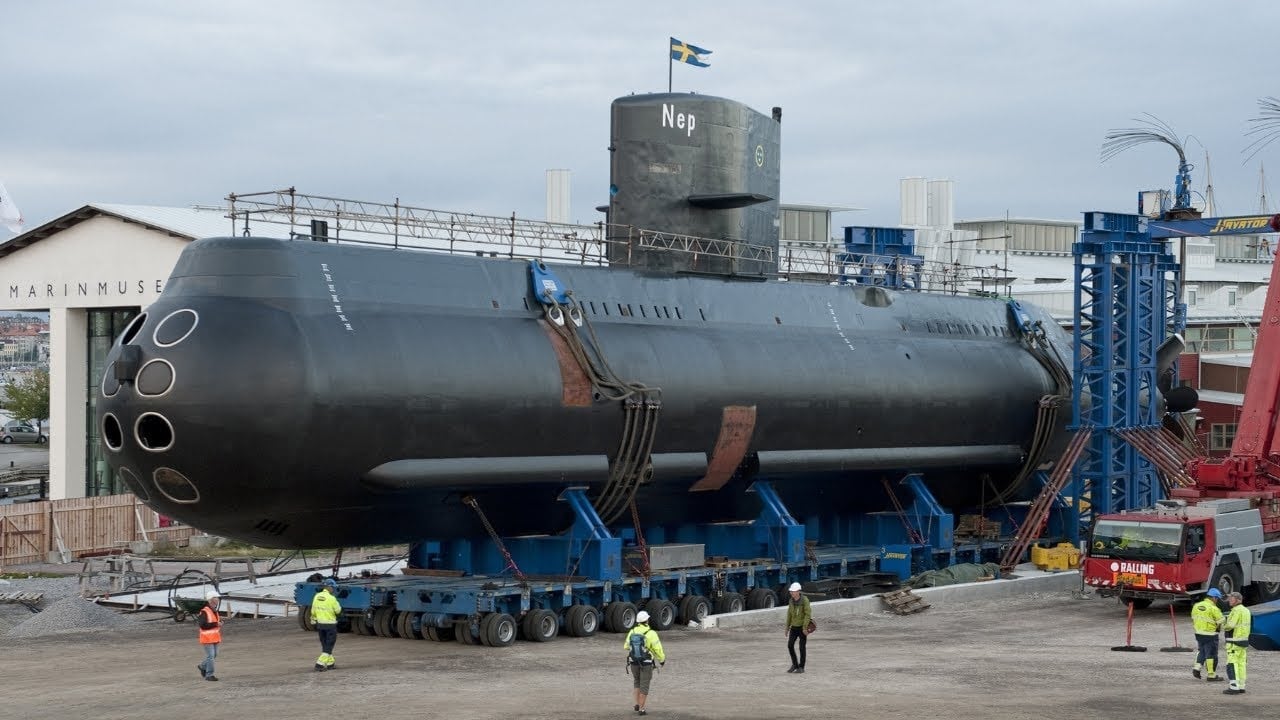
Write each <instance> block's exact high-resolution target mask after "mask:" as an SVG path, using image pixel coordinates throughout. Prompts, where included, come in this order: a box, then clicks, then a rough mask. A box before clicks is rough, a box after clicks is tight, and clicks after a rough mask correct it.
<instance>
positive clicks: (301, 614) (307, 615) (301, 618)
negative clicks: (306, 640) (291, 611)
mask: <svg viewBox="0 0 1280 720" xmlns="http://www.w3.org/2000/svg"><path fill="white" fill-rule="evenodd" d="M298 627H300V628H302V629H303V630H304V631H306V632H315V630H316V624H315V623H314V622H312V621H311V608H310V607H307V606H305V605H304V606H302V607H300V608H298Z"/></svg>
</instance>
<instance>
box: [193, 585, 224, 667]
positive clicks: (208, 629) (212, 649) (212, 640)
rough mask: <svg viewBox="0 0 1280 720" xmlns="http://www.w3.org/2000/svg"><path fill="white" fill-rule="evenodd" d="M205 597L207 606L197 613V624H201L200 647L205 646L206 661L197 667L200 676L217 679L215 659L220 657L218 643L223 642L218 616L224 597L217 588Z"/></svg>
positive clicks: (220, 621) (220, 622)
mask: <svg viewBox="0 0 1280 720" xmlns="http://www.w3.org/2000/svg"><path fill="white" fill-rule="evenodd" d="M204 599H205V600H206V603H205V606H204V607H202V608H200V613H199V614H197V615H196V624H197V625H199V626H200V631H199V632H200V634H199V638H200V647H202V648H204V661H203V662H201V663H200V664H199V665H197V666H196V669H198V670H199V671H200V677H202V678H204V679H205V680H213V681H216V680H217V679H218V676H217V675H214V674H213V659H214V658H216V657H218V645H219V644H220V643H221V642H222V619H221V618H220V617H219V616H218V604H219V603H220V602H221V600H222V599H221V598H220V597H219V596H218V591H217V590H210V591H209V592H207V593H205V596H204Z"/></svg>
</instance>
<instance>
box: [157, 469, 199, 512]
mask: <svg viewBox="0 0 1280 720" xmlns="http://www.w3.org/2000/svg"><path fill="white" fill-rule="evenodd" d="M151 478H152V479H153V480H154V481H155V483H156V490H159V491H160V494H161V495H164V496H165V497H167V498H169V499H170V500H172V501H174V502H176V503H178V504H180V505H192V504H195V503H198V502H200V490H198V489H197V488H196V485H195V483H193V482H191V480H189V479H187V476H186V475H183V474H182V473H180V472H178V471H177V470H174V469H173V468H167V467H162V468H156V471H155V472H154V473H152V474H151Z"/></svg>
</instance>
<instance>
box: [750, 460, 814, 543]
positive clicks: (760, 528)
mask: <svg viewBox="0 0 1280 720" xmlns="http://www.w3.org/2000/svg"><path fill="white" fill-rule="evenodd" d="M747 492H749V493H755V494H756V497H757V498H759V500H760V503H761V505H763V506H764V507H763V508H762V509H761V510H760V516H759V517H757V518H756V520H755V522H754V523H752V527H753V528H754V530H755V540H756V542H757V543H761V544H763V545H765V546H766V547H768V548H769V549H770V550H771V551H772V552H773V553H774V554H775V557H777V559H778V561H779V562H784V563H800V562H804V559H805V558H804V525H801V524H800V523H798V522H796V519H795V518H793V517H791V512H790V511H789V510H787V507H786V506H785V505H783V504H782V498H780V497H778V491H777V490H774V489H773V483H770V482H768V481H766V480H757V481H755V482H754V483H752V485H751V487H749V488H747Z"/></svg>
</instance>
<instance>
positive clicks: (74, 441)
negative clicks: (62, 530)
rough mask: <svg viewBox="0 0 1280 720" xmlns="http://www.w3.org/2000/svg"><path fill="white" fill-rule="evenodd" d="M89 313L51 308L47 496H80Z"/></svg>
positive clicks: (81, 495)
mask: <svg viewBox="0 0 1280 720" xmlns="http://www.w3.org/2000/svg"><path fill="white" fill-rule="evenodd" d="M87 317H88V315H87V313H86V312H85V311H84V310H79V309H69V308H50V310H49V425H50V426H51V427H54V428H57V431H56V432H52V433H50V434H49V497H51V498H53V499H55V500H57V499H62V498H68V497H84V468H85V460H86V457H85V437H86V430H87V428H86V424H87V422H88V420H87V418H86V417H85V406H86V405H87V403H88V401H89V399H88V397H87V393H88V383H87V382H86V379H85V374H86V373H87V372H88V358H89V341H88V338H87V337H86V336H87V335H88V330H89V328H88V325H87V322H86V319H87Z"/></svg>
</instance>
